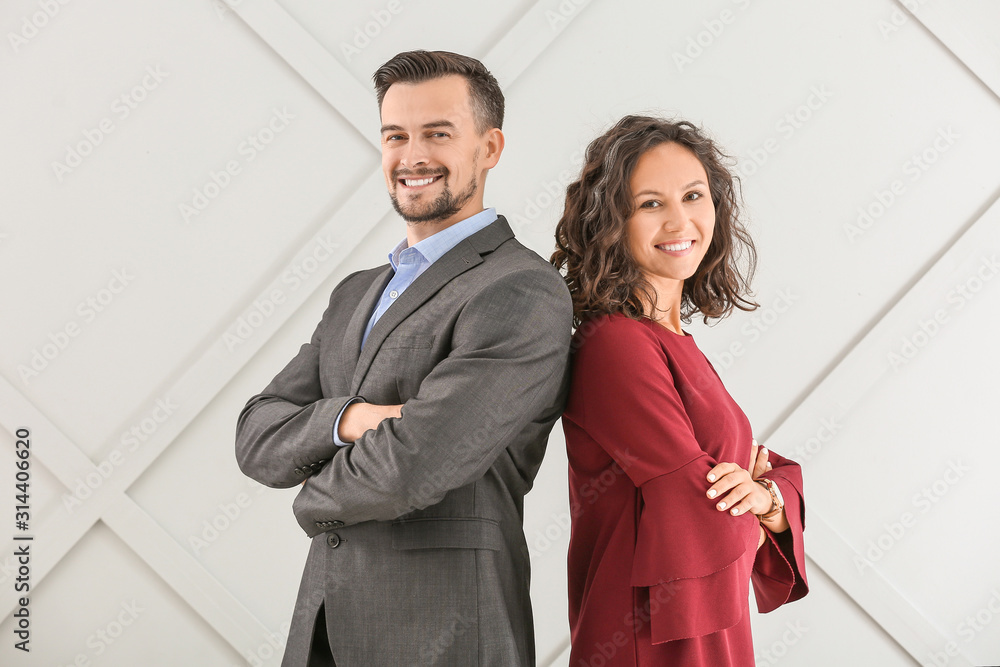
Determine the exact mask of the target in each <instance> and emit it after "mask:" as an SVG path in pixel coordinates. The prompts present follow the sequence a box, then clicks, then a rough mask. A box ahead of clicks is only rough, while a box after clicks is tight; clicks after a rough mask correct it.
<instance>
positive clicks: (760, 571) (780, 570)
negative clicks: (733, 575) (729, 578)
mask: <svg viewBox="0 0 1000 667" xmlns="http://www.w3.org/2000/svg"><path fill="white" fill-rule="evenodd" d="M768 460H769V461H770V462H771V466H772V470H770V471H768V473H767V474H765V475H762V477H767V478H769V479H772V480H774V481H775V482H776V483H777V484H778V488H780V489H781V497H782V499H783V500H784V501H785V517H786V518H787V519H788V530H786V531H784V532H783V533H772V532H770V531H767V541H766V542H765V543H764V544H763V545H762V546H761V547H760V549H758V550H757V556H756V559H755V560H754V565H753V575H752V581H753V590H754V596H755V599H756V600H757V610H758V611H760V612H762V613H766V612H769V611H773V610H775V609H777V608H778V607H780V606H781V605H783V604H785V603H786V602H794V601H795V600H798V599H799V598H801V597H803V596H804V595H805V594H806V593H808V592H809V585H808V582H807V581H806V568H805V558H806V556H805V547H804V545H803V541H802V531H803V530H805V524H806V507H805V501H804V500H803V498H804V496H803V494H802V468H801V467H800V466H799V464H797V463H795V462H794V461H789V460H788V459H786V458H783V457H782V456H780V455H778V454H776V453H775V452H773V451H772V452H769V454H768Z"/></svg>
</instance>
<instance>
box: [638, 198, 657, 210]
mask: <svg viewBox="0 0 1000 667" xmlns="http://www.w3.org/2000/svg"><path fill="white" fill-rule="evenodd" d="M659 205H660V202H658V201H656V200H655V199H650V200H648V201H644V202H642V203H641V204H639V208H658V207H659Z"/></svg>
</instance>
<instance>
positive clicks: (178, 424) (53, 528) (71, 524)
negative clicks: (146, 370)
mask: <svg viewBox="0 0 1000 667" xmlns="http://www.w3.org/2000/svg"><path fill="white" fill-rule="evenodd" d="M258 4H261V5H265V4H268V1H267V0H262V1H261V2H259V3H258ZM556 6H557V3H556V2H553V1H552V0H549V1H547V2H538V3H536V5H535V6H534V7H533V8H532V9H531V10H529V12H528V13H527V14H526V17H527V18H525V19H522V20H521V21H519V22H518V23H517V24H516V25H515V27H514V28H513V29H512V31H514V32H516V34H517V39H516V40H514V41H513V42H510V43H511V44H513V43H516V44H517V45H518V47H517V48H523V49H526V50H527V52H530V53H533V54H534V55H533V56H532V58H534V57H537V55H539V54H540V53H542V51H544V49H545V48H546V47H547V46H548V44H549V43H550V42H551V41H552V40H553V39H554V38H555V36H556V35H557V34H559V32H561V30H552V29H551V28H550V27H549V26H548V24H547V23H545V22H543V21H541V19H542V18H544V15H545V13H546V12H547V11H554V10H555V9H556ZM546 7H548V8H549V9H546ZM279 9H280V8H279ZM576 15H577V13H574V14H573V15H572V16H569V17H564V18H565V19H566V20H565V21H563V23H564V24H565V23H568V21H569V20H571V19H572V18H574V17H575V16H576ZM543 26H544V29H543ZM253 27H254V26H252V25H251V28H253ZM284 30H285V31H287V32H290V33H291V32H296V31H297V30H301V27H300V26H298V24H295V23H294V21H293V22H292V23H291V24H289V23H286V24H284ZM302 32H304V31H302ZM300 34H301V33H300ZM309 40H311V41H312V43H315V40H312V38H311V37H309ZM303 43H307V44H308V43H309V42H306V41H305V40H303ZM501 43H503V40H502V41H501ZM532 47H533V48H532ZM305 48H306V49H307V50H309V49H310V48H311V47H309V46H306V47H305ZM506 48H514V47H513V46H510V47H506ZM286 52H287V48H286ZM490 53H491V54H492V55H491V56H490V57H493V58H497V59H498V60H501V61H504V62H507V61H511V60H513V59H510V58H507V59H505V58H503V52H502V49H501V50H500V51H499V52H498V50H497V49H496V48H495V49H493V50H491V52H490ZM313 55H314V56H315V55H316V54H315V53H313ZM293 60H294V61H295V62H305V63H310V62H313V61H310V60H309V58H308V57H307V58H305V59H304V60H299V59H298V58H293ZM324 62H326V61H325V60H324ZM530 62H531V60H530V59H528V60H525V59H524V58H521V59H519V60H518V61H517V63H518V64H517V65H516V66H514V67H512V68H511V70H510V73H509V74H507V75H505V74H504V72H502V71H498V72H497V75H498V78H500V77H504V78H505V79H506V80H507V81H508V83H511V82H512V81H513V79H515V78H516V77H517V75H519V74H520V73H521V72H523V70H524V69H525V68H527V67H528V66H529V65H530ZM337 65H338V67H339V64H337ZM303 66H304V67H307V69H308V68H309V66H307V65H303ZM322 66H324V65H317V67H322ZM340 69H341V70H342V68H340ZM318 80H319V81H320V83H318V84H317V85H327V84H328V82H329V81H330V80H333V81H336V80H338V77H337V76H332V77H327V78H326V79H323V77H320V78H319V79H318ZM324 81H326V83H324ZM307 82H309V83H310V85H312V84H313V81H311V80H309V79H307ZM321 94H322V93H321ZM324 98H325V99H327V100H328V101H330V99H329V98H327V97H326V95H324ZM337 99H338V100H339V97H338V98H337ZM335 108H336V107H335ZM352 108H359V103H357V102H356V103H355V105H354V106H352ZM348 120H351V119H350V118H348ZM362 126H363V125H362ZM384 188H385V185H384V181H383V178H382V173H381V170H376V171H375V172H374V173H373V174H372V175H371V177H369V178H368V179H366V180H365V182H364V184H363V185H362V187H361V188H360V189H359V190H357V191H355V193H354V194H353V195H352V196H351V197H350V198H349V199H348V201H347V202H346V203H345V204H344V205H343V206H342V207H341V208H340V209H338V210H337V211H336V212H335V213H334V215H333V216H332V217H331V218H330V219H329V220H328V221H327V222H326V223H325V224H324V225H323V227H322V228H321V229H320V231H319V232H318V233H317V234H316V235H314V236H313V238H312V239H311V241H310V242H308V243H307V244H306V245H305V246H303V247H302V248H301V249H300V251H299V252H298V253H297V254H296V258H298V259H301V258H304V257H308V256H309V255H310V254H312V253H313V251H314V249H315V248H317V247H320V246H323V245H324V242H325V241H326V240H327V239H328V238H329V237H330V236H336V237H337V238H338V242H337V247H336V252H331V253H330V254H331V255H332V256H333V257H336V258H337V261H329V260H324V261H323V263H322V264H321V265H320V266H319V267H318V269H317V270H316V271H315V272H314V273H312V274H311V275H310V276H309V277H308V279H306V280H305V281H304V282H303V286H302V289H300V290H299V291H296V292H295V293H293V294H292V295H289V298H288V299H287V301H286V302H284V303H283V304H282V305H281V306H280V307H279V308H277V309H275V312H272V313H271V314H270V315H269V316H268V317H267V318H266V319H265V320H264V321H263V323H262V324H261V325H260V326H259V327H257V328H256V329H255V330H254V331H253V335H252V336H251V337H250V338H249V339H248V340H245V341H243V342H242V343H241V344H240V346H239V348H238V349H236V350H231V349H226V350H225V351H224V352H223V350H222V348H223V347H226V344H225V343H224V341H222V340H218V341H216V342H215V343H214V344H210V346H209V348H208V350H206V352H205V353H203V354H202V355H201V356H200V357H199V358H198V360H197V361H196V362H194V364H192V365H191V366H190V367H189V369H188V371H187V372H186V373H185V374H184V375H183V376H182V378H181V379H180V380H179V381H178V382H177V383H175V384H174V385H173V386H172V387H171V389H170V390H169V391H167V392H166V393H164V394H162V395H163V396H170V397H175V398H176V397H177V396H181V399H180V400H181V401H182V404H181V407H180V408H179V409H178V410H177V411H176V412H175V413H174V415H173V416H172V417H171V418H170V420H169V421H168V422H167V423H166V424H164V425H163V426H161V428H160V429H158V430H157V432H156V433H155V434H154V435H153V436H151V437H150V438H149V440H148V441H147V442H146V444H144V445H143V447H142V449H141V450H139V451H140V455H138V456H135V457H133V458H130V459H129V460H128V461H126V463H125V464H124V465H123V466H122V467H121V469H119V470H118V471H116V473H115V474H114V475H113V476H112V478H111V479H109V480H108V481H107V482H106V483H105V485H104V486H102V487H101V488H99V489H97V490H96V491H94V494H93V496H92V497H91V498H89V499H88V500H87V501H85V502H84V503H83V505H84V508H83V510H81V511H84V512H88V513H89V514H91V515H94V516H95V519H94V520H96V515H99V514H102V513H103V512H105V511H109V512H114V511H117V510H116V506H115V505H114V504H115V502H116V500H118V498H119V497H120V494H122V493H123V492H124V489H125V488H127V486H128V485H130V484H131V483H132V481H134V480H135V479H136V478H137V477H138V476H139V475H140V474H142V472H144V471H145V469H146V468H147V467H148V466H149V465H150V464H151V463H152V462H153V461H154V460H155V459H156V457H157V456H158V455H159V454H160V453H162V451H163V450H165V449H166V447H167V446H169V444H170V443H171V442H172V441H173V439H174V438H175V437H176V436H177V435H178V434H179V433H180V432H181V431H182V430H183V429H184V428H185V427H186V426H187V425H188V424H189V423H190V422H191V421H192V420H193V419H194V418H195V417H196V416H197V415H198V414H199V413H200V412H201V410H202V409H204V407H205V406H206V405H207V404H208V403H210V402H211V401H212V400H213V399H214V398H215V396H216V395H217V394H218V392H219V391H220V390H221V389H222V387H223V386H225V384H226V383H228V382H229V380H231V379H232V377H233V376H234V375H235V374H236V373H237V372H238V371H239V370H240V369H241V368H242V367H243V366H244V365H245V364H246V363H247V362H248V361H249V360H250V359H251V358H252V357H253V356H254V354H256V352H257V351H259V350H260V348H261V347H263V345H264V344H265V343H266V342H267V341H268V340H269V339H270V337H271V336H272V335H273V334H274V332H275V331H277V330H278V328H280V327H281V326H282V325H283V324H284V322H285V321H286V320H287V319H288V318H289V317H291V316H292V315H293V314H294V313H295V312H296V311H297V310H298V308H299V307H301V305H302V304H303V303H304V302H305V301H306V300H307V299H308V298H309V296H310V295H311V294H312V293H313V292H314V291H315V290H316V289H317V288H318V287H319V286H320V285H322V284H323V283H324V282H325V280H326V279H327V278H328V277H329V276H330V275H331V274H332V273H333V271H334V270H335V268H336V267H337V266H338V265H339V264H340V263H341V262H342V261H343V259H344V258H345V257H346V255H347V254H348V252H350V251H351V250H353V249H354V248H355V247H356V246H357V244H358V243H360V241H361V239H362V238H364V236H365V235H366V234H367V233H368V231H370V229H371V228H372V227H373V226H374V225H375V224H376V223H377V222H378V221H379V220H381V219H382V218H383V217H384V216H385V215H386V214H387V213H388V211H389V209H388V206H387V205H386V204H385V191H384ZM375 190H377V191H378V197H377V199H375V198H374V197H373V196H372V193H373V192H374V191H375ZM376 201H377V202H381V203H380V204H377V205H376V203H375V202H376ZM375 212H377V215H373V213H375ZM358 220H362V221H364V222H365V223H367V224H362V225H359V224H357V223H358ZM343 230H350V232H353V234H352V237H351V238H350V239H349V240H345V239H343V238H342V237H341V236H340V234H342V232H343ZM294 263H295V261H293V262H291V263H290V265H291V264H294ZM283 273H284V271H279V272H278V273H277V274H276V277H275V278H274V280H273V281H272V283H271V285H270V286H269V288H268V289H265V290H264V291H263V292H262V293H261V294H260V295H259V296H258V298H257V299H255V300H254V302H253V303H256V302H257V301H258V300H259V299H262V298H264V299H266V298H267V297H268V295H269V294H270V292H271V288H272V287H273V286H274V285H277V284H278V282H279V279H280V276H281V275H282V274H283ZM252 311H253V306H250V307H248V308H246V309H245V311H244V313H245V314H249V313H251V312H252ZM206 377H207V378H208V380H204V379H203V378H206ZM10 389H11V390H12V391H13V393H14V394H16V395H17V396H19V397H20V398H21V399H22V400H21V401H20V402H21V404H22V405H25V404H26V405H30V402H28V401H27V400H26V399H24V397H23V396H20V394H19V392H17V391H16V390H14V389H13V388H12V387H11V388H10ZM31 411H32V412H34V413H37V414H39V415H40V414H41V413H38V411H37V410H34V408H32V410H31ZM40 421H41V420H36V422H35V423H36V424H37V423H39V422H40ZM44 421H45V422H47V421H48V420H47V419H45V420H44ZM15 428H16V426H15ZM52 430H53V431H55V429H54V428H53V429H52ZM54 444H55V447H56V449H55V451H56V454H57V455H56V456H55V457H54V458H56V459H57V458H59V455H61V454H63V453H66V454H68V455H69V456H71V457H77V458H78V457H79V456H85V455H84V454H82V452H81V451H80V450H79V448H77V447H76V446H75V445H74V444H73V443H71V442H69V441H68V440H66V441H65V442H57V443H54ZM74 450H75V452H76V453H75V454H74V453H73V452H74ZM88 460H89V457H88ZM85 468H86V466H84V465H83V464H82V462H80V463H79V464H78V465H77V467H76V468H74V470H84V469H85ZM92 468H93V464H91V469H92ZM72 474H73V473H72V472H70V471H69V470H67V469H64V470H63V471H62V475H63V476H67V475H69V476H70V477H72ZM84 474H86V473H85V472H84ZM78 478H79V477H77V479H78ZM60 479H62V477H60ZM72 483H73V482H72V481H71V482H70V484H72ZM98 510H100V511H98ZM90 519H91V517H84V516H83V515H76V516H75V518H71V517H70V515H69V514H68V513H67V512H65V511H64V512H62V513H61V514H59V515H57V516H56V518H55V520H52V521H49V522H47V523H45V524H44V526H45V529H46V533H47V534H51V535H59V536H60V539H59V540H54V541H53V542H52V543H51V544H50V545H49V547H50V549H49V551H48V553H49V555H50V561H49V563H48V567H47V568H46V569H45V570H44V571H41V568H39V569H37V570H36V576H35V582H36V585H37V584H38V583H39V582H40V581H41V579H42V578H43V577H44V575H45V574H46V573H47V572H48V571H49V570H51V567H52V565H54V563H56V562H58V561H59V560H60V559H61V558H63V557H64V556H65V555H66V553H68V551H69V550H70V549H71V548H72V547H73V546H74V545H75V544H76V542H77V541H78V540H79V539H80V537H81V536H82V535H83V534H84V533H85V532H86V530H88V529H89V527H90V525H92V524H93V520H90ZM126 543H127V542H126ZM130 546H131V545H130ZM192 606H193V607H195V609H196V610H197V609H199V607H198V606H197V605H192ZM206 620H208V619H206ZM209 622H210V621H209ZM254 622H255V623H256V624H257V625H259V622H256V621H254ZM235 648H238V647H235Z"/></svg>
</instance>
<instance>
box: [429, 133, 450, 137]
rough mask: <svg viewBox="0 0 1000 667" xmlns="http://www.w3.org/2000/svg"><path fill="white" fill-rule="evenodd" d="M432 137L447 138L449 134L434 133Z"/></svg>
mask: <svg viewBox="0 0 1000 667" xmlns="http://www.w3.org/2000/svg"><path fill="white" fill-rule="evenodd" d="M431 136H432V137H447V136H448V134H447V133H445V132H435V133H434V134H432V135H431Z"/></svg>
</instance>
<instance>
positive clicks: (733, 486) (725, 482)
mask: <svg viewBox="0 0 1000 667" xmlns="http://www.w3.org/2000/svg"><path fill="white" fill-rule="evenodd" d="M759 456H760V454H759V453H758V454H757V455H756V456H755V458H757V459H758V460H759ZM756 467H757V466H756V464H755V465H754V469H755V472H756ZM753 480H754V478H753V477H751V475H750V473H749V472H748V471H746V470H744V469H743V468H741V467H739V466H738V465H736V464H735V463H720V464H719V465H717V466H715V467H714V468H712V469H711V470H710V471H709V473H708V481H709V482H713V484H712V486H710V487H709V489H708V492H707V493H706V495H707V496H708V497H709V498H712V499H715V500H717V501H718V502H717V503H716V504H715V507H716V509H718V510H719V511H720V512H724V511H727V510H728V511H729V513H730V514H732V515H733V516H739V515H741V514H744V513H746V512H753V513H754V514H765V513H767V511H768V510H770V509H771V494H770V493H768V491H767V489H765V488H764V487H763V486H762V485H760V484H758V483H757V482H755V481H753Z"/></svg>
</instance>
